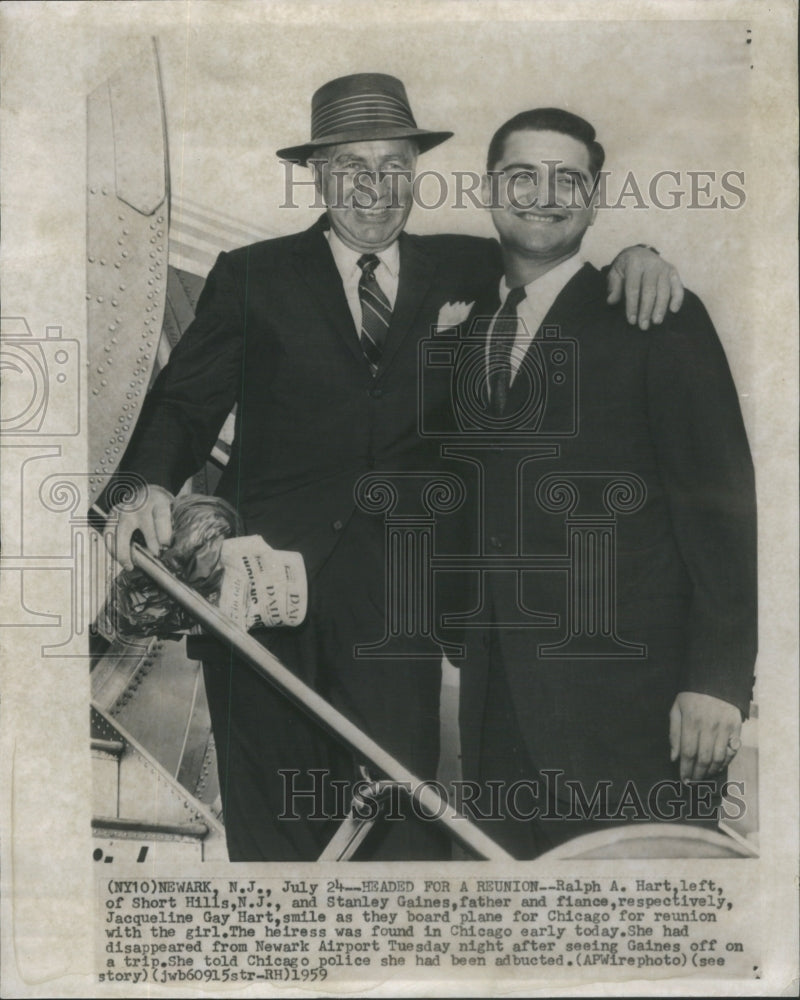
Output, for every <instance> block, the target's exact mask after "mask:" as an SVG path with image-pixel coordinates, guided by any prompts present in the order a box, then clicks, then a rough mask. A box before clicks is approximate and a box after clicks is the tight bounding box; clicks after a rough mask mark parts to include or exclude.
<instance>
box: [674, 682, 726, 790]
mask: <svg viewBox="0 0 800 1000" xmlns="http://www.w3.org/2000/svg"><path fill="white" fill-rule="evenodd" d="M741 731H742V716H741V713H740V712H739V709H738V708H737V707H736V706H735V705H732V704H731V703H730V702H728V701H723V700H722V699H721V698H715V697H713V695H710V694H700V693H699V692H697V691H681V693H680V694H679V695H678V696H677V697H676V699H675V701H674V702H673V705H672V708H671V709H670V713H669V745H670V760H672V761H676V760H678V759H679V758H680V777H681V781H688V780H692V781H699V780H700V779H702V778H709V777H712V776H713V775H715V774H718V773H719V772H720V771H721V770H722V769H723V768H724V767H727V765H728V764H730V762H731V761H732V760H733V758H734V757H735V756H736V751H737V750H738V748H739V746H741V740H740V733H741ZM731 744H732V745H731Z"/></svg>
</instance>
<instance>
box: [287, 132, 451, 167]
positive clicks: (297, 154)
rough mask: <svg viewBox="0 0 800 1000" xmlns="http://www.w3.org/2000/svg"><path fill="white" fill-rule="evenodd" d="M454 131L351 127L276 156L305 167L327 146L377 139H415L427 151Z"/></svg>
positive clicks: (288, 149)
mask: <svg viewBox="0 0 800 1000" xmlns="http://www.w3.org/2000/svg"><path fill="white" fill-rule="evenodd" d="M452 135H453V133H452V132H428V131H426V130H425V129H421V128H390V127H388V126H387V127H386V128H370V129H362V130H358V129H351V130H350V131H348V132H334V133H333V134H331V135H324V136H320V138H318V139H314V140H313V141H312V142H305V143H303V145H302V146H287V147H286V148H285V149H279V150H278V151H277V153H276V156H279V157H280V158H281V159H282V160H292V161H293V162H295V163H299V164H300V166H302V167H305V166H307V164H308V161H309V159H311V158H312V154H313V153H314V152H315V151H316V150H318V149H322V148H324V147H325V146H338V145H340V144H342V143H345V142H369V141H371V140H375V139H413V140H414V141H415V142H416V144H417V147H418V149H419V152H420V153H427V151H428V150H429V149H433V147H434V146H438V145H439V144H440V143H442V142H445V141H446V140H447V139H450V138H451V137H452Z"/></svg>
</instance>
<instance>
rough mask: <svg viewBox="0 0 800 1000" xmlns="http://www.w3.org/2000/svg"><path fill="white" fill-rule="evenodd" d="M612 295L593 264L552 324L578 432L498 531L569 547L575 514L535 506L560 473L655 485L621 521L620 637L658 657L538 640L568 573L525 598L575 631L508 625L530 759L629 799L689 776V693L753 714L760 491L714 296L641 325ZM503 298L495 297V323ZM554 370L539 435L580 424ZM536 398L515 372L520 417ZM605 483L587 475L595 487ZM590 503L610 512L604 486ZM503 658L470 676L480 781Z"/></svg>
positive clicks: (533, 546)
mask: <svg viewBox="0 0 800 1000" xmlns="http://www.w3.org/2000/svg"><path fill="white" fill-rule="evenodd" d="M605 298H606V288H605V280H604V278H603V277H602V275H601V274H600V273H599V272H597V271H596V270H595V269H594V268H592V267H591V266H589V265H586V266H585V267H584V268H583V269H582V270H581V271H580V272H579V273H578V274H577V275H575V276H574V277H573V278H572V279H571V280H570V282H569V283H568V284H567V286H566V287H565V288H564V289H563V290H562V292H561V294H560V295H559V296H558V298H557V300H556V301H555V303H554V304H553V307H552V308H551V310H550V311H549V313H548V315H547V316H546V317H545V320H544V322H543V326H548V327H557V328H558V331H559V333H560V337H561V339H562V340H563V339H566V340H569V339H572V340H573V341H574V344H575V357H576V361H575V364H576V390H577V409H576V413H577V418H578V422H577V426H576V428H575V429H576V433H575V434H574V435H573V436H567V437H563V438H560V439H558V440H559V448H560V454H559V455H558V456H551V457H548V458H539V459H535V460H532V461H528V462H527V463H526V464H524V465H523V466H522V468H521V472H520V478H519V491H518V492H519V495H520V497H521V509H520V516H519V539H516V538H515V535H516V534H517V528H516V524H517V522H516V518H515V510H514V507H515V497H514V495H513V493H512V492H511V491H498V490H494V491H491V490H487V500H486V511H485V522H484V523H485V533H486V551H487V552H489V553H491V554H502V553H508V552H509V551H511V552H513V551H520V552H522V553H527V554H537V555H548V554H550V555H558V554H561V553H564V552H566V550H567V532H566V528H565V513H564V512H558V513H556V512H552V511H548V510H547V509H545V507H546V505H544V506H543V504H542V503H541V502H540V501H539V500H537V497H536V487H537V484H538V483H539V482H540V481H541V479H542V478H543V477H544V476H546V475H548V474H551V473H563V474H571V473H579V472H588V473H598V472H599V473H602V472H627V473H633V474H635V475H636V476H638V477H639V478H640V479H641V481H642V482H643V484H644V486H645V490H646V498H645V499H644V502H643V504H642V505H641V507H640V508H639V509H638V510H635V511H634V512H631V513H628V514H618V515H617V527H616V530H617V545H616V591H617V614H618V635H619V637H620V638H621V639H623V640H626V641H629V642H637V643H642V644H645V645H646V647H647V654H646V657H645V658H644V659H631V660H626V659H622V658H619V659H615V658H611V659H599V658H598V659H577V658H576V659H546V658H543V657H541V656H540V655H538V653H537V648H538V646H540V645H543V644H547V643H556V642H558V641H559V640H560V639H561V638H562V637H563V636H564V632H565V626H566V620H567V581H566V574H565V573H564V572H563V571H559V570H553V571H545V572H536V573H526V574H525V576H524V582H523V588H522V602H523V605H524V606H525V607H526V608H528V609H533V610H537V611H542V612H550V613H552V614H557V615H558V616H559V625H558V626H556V627H549V628H541V627H540V628H534V629H522V630H502V631H501V632H500V633H499V636H500V644H499V651H500V653H501V656H502V661H503V664H504V669H505V674H506V679H507V683H508V686H509V691H510V695H511V701H512V702H513V704H514V705H515V707H516V713H517V721H518V723H519V728H520V731H521V734H522V739H523V740H524V741H525V747H526V750H527V753H528V756H529V758H530V760H531V761H532V762H533V763H534V764H535V766H537V767H538V768H549V767H553V768H562V769H563V770H564V771H565V772H566V777H568V778H573V779H577V780H580V781H582V782H584V783H586V785H587V787H589V788H591V787H592V786H593V785H594V783H595V782H596V781H599V780H611V781H613V782H614V783H615V785H616V786H617V790H618V791H619V790H621V787H620V783H622V784H624V782H625V781H626V780H628V779H629V778H630V779H633V780H636V781H639V782H642V783H647V782H651V781H653V780H658V779H659V778H663V777H674V772H673V769H671V768H670V765H669V750H668V712H669V708H670V706H671V704H672V701H673V699H674V697H675V695H676V694H677V693H678V692H679V691H682V690H690V691H697V692H702V693H705V694H709V695H714V696H716V697H718V698H722V699H725V700H726V701H729V702H731V703H733V704H734V705H736V706H738V707H739V708H740V709H741V711H742V712H743V713H744V714H745V715H746V713H747V711H748V707H749V700H750V695H751V688H752V682H753V666H754V662H755V653H756V527H755V490H754V480H753V468H752V463H751V459H750V453H749V449H748V444H747V438H746V436H745V430H744V426H743V423H742V418H741V414H740V410H739V404H738V398H737V394H736V390H735V387H734V385H733V381H732V379H731V376H730V372H729V369H728V365H727V362H726V359H725V355H724V353H723V350H722V347H721V345H720V343H719V340H718V338H717V335H716V333H715V331H714V328H713V326H712V324H711V321H710V319H709V317H708V315H707V313H706V311H705V309H704V308H703V306H702V304H701V302H700V301H699V300H698V299H697V298H696V296H694V295H692V294H691V293H687V295H686V300H685V303H684V305H683V307H682V309H681V310H680V312H679V313H678V314H677V315H672V314H669V316H668V318H667V319H666V320H665V321H664V323H663V324H662V325H661V326H655V327H653V328H651V330H650V331H648V332H647V333H642V332H641V331H639V330H636V329H633V328H631V327H630V326H629V325H628V323H627V322H626V320H625V316H624V313H623V310H622V309H621V308H610V307H609V306H607V305H606V302H605ZM496 305H497V302H496V299H495V301H492V300H491V299H489V300H487V302H486V303H484V304H483V306H482V310H481V311H482V313H483V315H487V314H488V315H491V313H492V311H493V308H495V307H496ZM476 312H477V310H476ZM537 342H538V343H542V341H541V339H540V338H537ZM547 353H548V352H545V354H547ZM567 367H568V366H567ZM545 368H546V371H545V381H546V382H548V383H549V385H550V390H549V395H548V397H547V404H546V413H545V414H544V415H543V416H542V419H541V424H540V427H541V428H542V430H541V433H540V440H541V441H542V442H550V443H552V442H553V441H555V440H556V438H554V437H552V436H550V435H551V434H552V431H553V430H554V429H565V428H568V427H569V426H570V421H571V419H572V413H571V410H570V407H571V406H572V399H571V396H570V393H568V392H565V391H564V389H563V384H562V385H561V386H560V387H559V388H558V389H555V388H554V386H553V383H552V380H551V376H552V375H553V373H554V371H555V367H554V365H553V362H552V358H551V360H550V361H547V362H546V365H545ZM527 391H528V390H527V383H526V381H525V379H524V378H519V377H518V378H517V379H515V381H514V383H513V384H512V388H511V394H510V397H509V404H508V405H509V410H510V411H512V412H514V411H516V409H517V408H518V407H519V406H520V405H521V404H522V403H523V402H524V399H523V398H522V395H521V394H524V393H526V392H527ZM512 440H513V438H512V437H511V436H509V437H507V439H506V441H507V443H509V444H510V443H511V442H512ZM519 457H520V456H519V453H518V452H513V451H511V450H509V449H508V448H506V449H505V450H504V449H503V448H497V449H494V450H493V451H492V452H491V453H490V454H489V455H488V456H487V459H486V464H487V473H486V481H487V483H491V482H499V481H501V480H502V481H505V482H508V475H509V463H511V465H512V466H513V467H516V464H517V462H518V460H519ZM512 471H513V470H512ZM503 476H505V477H506V478H505V479H504V480H503V479H502V477H503ZM591 481H592V480H591V477H587V478H586V479H584V481H583V487H582V488H584V487H586V484H587V483H590V482H591ZM598 481H599V480H598ZM585 492H586V489H584V493H585ZM589 492H591V488H589ZM586 501H587V497H585V496H584V498H583V499H582V503H585V502H586ZM588 502H589V504H590V505H591V504H594V509H595V510H597V509H598V508H597V504H598V497H597V496H595V497H594V499H593V500H592V498H591V497H589V498H588ZM599 510H600V511H602V506H601V507H600V508H599ZM580 512H581V511H578V513H580ZM583 512H590V511H589V510H588V507H584V510H583ZM517 546H518V547H517ZM495 580H496V581H498V582H497V584H496V586H495V587H494V589H493V593H492V599H493V600H494V602H495V613H496V615H499V616H500V617H502V613H503V606H504V602H508V601H515V600H516V599H517V598H516V594H514V593H513V592H512V593H511V594H508V593H505V592H504V591H503V589H502V588H503V585H502V583H501V582H499V578H498V577H495ZM595 582H596V581H595ZM487 666H488V663H487V655H486V652H485V647H484V645H482V644H481V643H480V642H475V643H473V646H472V650H471V652H470V653H468V659H467V664H466V666H465V667H464V668H463V669H462V687H463V700H462V708H461V715H462V746H463V750H464V759H465V772H466V773H467V775H468V776H471V775H473V774H475V773H477V772H476V771H475V770H474V769H475V767H476V761H477V755H478V754H479V753H480V746H481V739H482V725H483V723H482V719H483V705H484V699H485V696H486V690H487V689H486V684H487V677H488V671H487ZM483 735H485V734H483Z"/></svg>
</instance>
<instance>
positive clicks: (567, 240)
mask: <svg viewBox="0 0 800 1000" xmlns="http://www.w3.org/2000/svg"><path fill="white" fill-rule="evenodd" d="M495 171H499V172H500V173H499V175H498V176H497V177H495V178H493V179H491V180H490V179H489V178H484V200H485V202H486V203H488V204H490V205H491V212H492V221H493V222H494V225H495V228H496V229H497V232H498V235H499V237H500V242H501V244H502V246H503V250H504V251H505V252H506V253H507V254H510V255H512V256H513V257H516V258H520V259H523V260H527V261H529V262H530V264H531V265H532V266H536V265H542V266H543V269H544V270H547V269H549V268H550V267H553V266H555V265H556V264H558V263H559V262H560V261H562V260H565V259H566V258H567V257H570V256H572V254H573V253H575V251H576V250H577V249H578V247H579V246H580V245H581V241H582V239H583V236H584V233H585V232H586V230H587V229H588V228H589V226H591V225H592V223H593V222H594V218H595V214H596V212H597V207H596V204H595V203H594V201H593V199H592V198H591V197H587V196H586V193H587V192H591V189H592V182H593V178H592V172H591V168H590V159H589V150H588V148H587V146H586V145H585V144H584V143H583V142H581V141H580V140H579V139H575V138H573V137H572V136H571V135H565V134H564V133H562V132H554V131H532V130H529V129H528V130H524V131H517V132H512V133H511V134H510V135H509V136H508V138H507V139H506V141H505V145H504V147H503V150H502V153H501V155H500V157H499V159H498V160H497V162H496V163H494V164H493V165H492V172H495Z"/></svg>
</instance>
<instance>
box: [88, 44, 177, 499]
mask: <svg viewBox="0 0 800 1000" xmlns="http://www.w3.org/2000/svg"><path fill="white" fill-rule="evenodd" d="M87 110H88V161H87V162H88V177H87V183H88V191H87V262H86V266H87V281H86V287H87V291H86V298H87V300H88V317H87V318H88V326H89V337H88V368H89V371H88V375H89V378H88V384H89V397H88V398H89V404H88V416H89V461H90V465H89V471H90V494H91V496H90V499H91V501H92V502H93V501H94V500H95V499H96V497H97V496H98V494H99V493H100V491H101V490H102V488H103V486H104V485H105V483H106V481H107V479H108V477H109V476H110V475H111V474H112V473H113V471H114V469H115V468H116V466H117V464H118V462H119V460H120V458H121V457H122V453H123V452H124V450H125V447H126V446H127V444H128V441H129V440H130V436H131V434H132V432H133V428H134V426H135V424H136V419H137V417H138V415H139V411H140V409H141V404H142V400H143V399H144V394H145V391H146V390H147V386H148V384H149V382H150V377H151V374H152V371H153V366H154V364H155V361H156V355H157V350H158V343H159V338H160V336H161V327H162V323H163V317H164V304H165V299H166V289H167V261H168V250H169V211H168V210H169V173H168V164H167V145H166V134H165V128H164V114H163V108H162V101H161V85H160V78H159V69H158V59H157V54H156V51H155V47H152V48H150V49H148V50H147V53H146V54H145V56H143V57H142V58H140V59H139V60H137V61H136V62H135V64H132V65H131V66H130V67H126V68H124V69H122V70H120V71H119V72H118V73H116V74H115V76H114V77H113V78H112V79H111V80H109V81H107V82H105V83H103V84H101V85H100V86H99V87H98V88H96V89H95V90H94V91H93V92H92V93H91V94H90V95H89V99H88V109H87ZM136 178H139V180H136Z"/></svg>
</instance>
